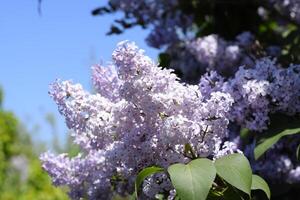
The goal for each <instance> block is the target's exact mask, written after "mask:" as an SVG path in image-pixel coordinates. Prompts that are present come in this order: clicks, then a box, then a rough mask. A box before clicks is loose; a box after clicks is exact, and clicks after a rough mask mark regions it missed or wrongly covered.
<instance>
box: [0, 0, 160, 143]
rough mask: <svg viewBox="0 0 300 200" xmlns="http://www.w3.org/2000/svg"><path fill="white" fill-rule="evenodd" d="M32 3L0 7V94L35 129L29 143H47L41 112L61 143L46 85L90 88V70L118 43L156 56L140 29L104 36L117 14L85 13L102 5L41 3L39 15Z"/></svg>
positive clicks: (7, 0) (67, 0)
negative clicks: (51, 118) (56, 83)
mask: <svg viewBox="0 0 300 200" xmlns="http://www.w3.org/2000/svg"><path fill="white" fill-rule="evenodd" d="M37 1H38V0H26V1H24V0H2V1H1V3H0V30H1V31H0V85H1V86H2V87H3V89H4V92H5V100H4V107H5V108H6V109H8V110H11V111H13V112H14V113H15V114H16V115H17V116H18V117H19V118H20V119H21V121H22V122H23V123H24V124H25V125H26V126H27V127H28V128H29V129H31V128H33V127H34V126H35V125H39V127H40V129H39V131H38V132H37V133H36V134H35V135H33V137H34V139H35V140H39V141H49V139H51V131H50V129H49V127H48V124H47V123H46V122H45V120H44V116H45V113H49V112H50V113H53V114H54V115H55V117H56V119H57V121H58V130H59V133H60V134H61V138H63V135H64V134H65V132H66V127H65V125H64V121H63V118H62V117H60V116H59V113H58V111H57V107H56V105H55V104H54V103H53V102H52V100H51V99H50V97H49V96H48V93H47V92H48V87H49V84H50V83H51V82H53V81H54V80H55V79H56V78H60V79H71V80H73V81H74V82H80V83H82V84H83V85H84V87H85V88H86V89H90V88H91V84H90V83H91V82H90V66H91V65H93V64H97V63H105V62H107V61H110V58H111V52H112V51H113V49H114V48H115V46H116V44H117V43H118V42H119V41H121V40H125V39H128V40H132V41H135V42H136V43H137V44H138V45H139V46H140V47H141V48H143V49H145V50H146V53H147V55H149V56H150V57H152V58H156V56H157V53H158V52H157V50H155V49H152V48H149V47H147V45H146V43H145V41H144V38H145V37H146V35H147V31H145V30H141V29H140V28H135V29H132V30H129V31H127V32H126V33H125V34H122V35H117V36H106V35H105V33H106V32H107V31H108V30H109V27H110V24H111V22H112V21H113V19H115V18H116V17H120V16H121V14H117V15H107V16H100V17H93V16H91V14H90V13H91V10H92V9H93V8H96V7H97V6H99V5H101V3H102V4H103V2H105V1H103V0H102V1H101V0H98V1H95V0H92V1H85V0H77V1H71V0H63V1H62V0H43V3H42V15H41V16H40V15H39V13H38V10H37V6H38V3H37Z"/></svg>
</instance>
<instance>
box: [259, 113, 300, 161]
mask: <svg viewBox="0 0 300 200" xmlns="http://www.w3.org/2000/svg"><path fill="white" fill-rule="evenodd" d="M270 121H271V124H270V126H269V129H268V131H266V133H264V134H261V138H259V139H258V141H259V142H258V145H257V146H256V148H255V149H254V157H255V159H258V158H260V157H261V156H262V155H263V154H264V153H265V152H266V151H267V150H268V149H269V148H270V147H272V146H273V145H274V144H275V143H276V142H278V140H280V139H281V138H282V137H284V136H288V135H293V134H297V133H300V119H299V118H296V117H290V116H285V115H278V114H277V115H273V116H271V120H270Z"/></svg>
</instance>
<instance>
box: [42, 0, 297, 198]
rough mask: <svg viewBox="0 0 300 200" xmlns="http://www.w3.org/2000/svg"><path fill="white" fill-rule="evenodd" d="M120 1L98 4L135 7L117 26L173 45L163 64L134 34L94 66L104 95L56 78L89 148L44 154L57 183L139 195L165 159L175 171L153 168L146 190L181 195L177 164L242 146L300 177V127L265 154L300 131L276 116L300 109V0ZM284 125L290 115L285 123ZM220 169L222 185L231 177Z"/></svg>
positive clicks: (58, 94)
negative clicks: (263, 148)
mask: <svg viewBox="0 0 300 200" xmlns="http://www.w3.org/2000/svg"><path fill="white" fill-rule="evenodd" d="M108 2H109V3H108V5H107V6H106V7H100V8H98V9H96V10H94V11H93V14H104V13H113V12H117V11H121V12H123V13H124V18H122V19H118V20H115V23H114V24H113V25H112V27H111V31H110V32H109V34H114V33H116V34H119V33H121V32H123V31H124V30H125V29H127V28H131V27H133V26H137V25H139V26H142V27H143V28H149V29H150V33H149V35H148V37H147V38H146V41H147V43H148V44H149V45H150V46H152V47H155V48H158V49H161V50H162V53H161V54H160V56H159V63H155V62H154V61H152V60H151V59H150V58H149V57H147V56H145V55H144V52H143V50H141V49H139V48H138V47H137V46H136V45H135V44H134V43H132V42H128V41H124V42H121V43H119V44H118V46H117V48H116V50H115V51H114V52H113V54H112V63H109V64H108V66H94V67H92V82H93V86H94V88H95V93H90V92H87V91H86V90H84V89H83V88H82V86H81V85H80V84H74V83H72V82H71V81H60V80H57V81H56V82H54V83H53V84H52V85H51V89H50V96H51V97H52V98H53V99H54V101H55V102H56V104H57V105H58V108H59V111H60V113H61V114H62V115H63V116H64V117H65V120H66V124H67V126H68V128H69V129H71V130H72V131H73V134H72V136H73V138H74V142H75V143H76V144H78V145H80V147H81V153H80V154H79V155H77V156H76V157H73V158H71V157H69V156H68V155H67V154H61V155H54V154H52V153H51V152H47V153H44V154H42V155H41V160H42V163H43V168H44V169H45V170H46V171H47V172H48V173H49V175H50V176H51V177H52V179H53V183H54V184H55V185H57V186H68V188H69V189H70V191H69V195H70V197H71V198H72V199H80V198H88V199H111V198H113V196H114V195H121V196H126V195H130V194H132V193H135V194H136V195H137V192H138V191H136V190H137V188H135V187H136V185H135V181H136V180H137V179H138V177H139V173H140V172H141V171H143V170H144V169H147V167H150V166H158V167H162V168H163V169H164V171H163V172H161V171H160V172H159V173H156V174H152V175H150V176H148V177H146V179H145V180H144V181H143V183H142V190H141V191H142V194H139V199H154V198H156V195H157V194H164V195H165V196H164V197H166V198H167V199H175V198H176V197H177V195H178V192H179V193H180V192H181V191H178V190H177V188H175V186H174V184H173V182H172V180H171V178H170V174H168V173H167V169H168V168H169V167H170V166H173V164H175V163H184V164H187V165H188V164H189V163H191V162H192V161H193V160H195V159H199V158H200V159H202V158H208V159H210V160H213V162H217V161H218V160H219V159H222V158H224V157H225V158H226V156H228V155H233V154H235V153H240V154H244V155H245V156H247V157H248V159H249V160H250V163H251V167H252V170H253V171H254V172H255V173H257V174H260V175H261V176H263V177H264V178H266V180H267V181H268V182H269V183H272V184H275V185H276V184H279V185H280V184H288V187H290V186H292V187H297V185H298V184H299V183H300V165H299V162H298V160H297V155H298V154H299V152H297V151H299V146H298V145H299V143H300V140H299V136H298V135H292V134H290V136H286V135H289V134H286V135H284V136H286V137H285V138H282V139H281V137H280V140H279V139H278V142H277V143H276V142H275V143H276V144H274V145H271V148H270V150H268V151H267V152H266V153H265V155H264V156H263V157H261V158H260V159H257V158H256V156H255V155H254V154H255V150H256V148H257V146H258V145H259V144H261V143H263V142H264V141H265V140H267V139H270V138H271V139H272V137H277V136H278V135H280V134H281V133H283V132H284V131H289V130H293V131H294V132H293V134H296V133H298V132H300V130H299V131H298V132H297V130H298V129H297V130H294V129H293V128H295V127H291V126H290V124H289V123H286V122H283V121H281V120H279V121H276V120H274V119H273V117H274V116H275V117H276V116H281V115H282V116H284V118H285V117H287V118H288V120H291V119H297V120H298V119H299V114H300V65H296V64H293V63H294V62H300V56H299V55H300V54H299V52H300V49H299V45H300V37H299V31H300V29H299V19H300V18H299V11H298V7H299V2H298V1H296V0H285V1H283V0H264V1H252V0H243V1H237V0H236V1H235V0H234V1H221V0H212V1H182V0H169V1H159V0H145V1H136V0H126V1H119V0H111V1H108ZM224 13H225V14H224ZM282 119H283V118H282ZM298 122H299V120H298ZM276 123H279V124H280V123H282V124H281V127H280V129H279V130H276V131H277V132H276V131H275V132H274V130H272V126H274V124H275V125H276ZM296 126H297V128H299V127H300V124H299V123H297V124H296ZM243 130H247V135H246V136H243V135H242V134H241V132H242V131H243ZM272 131H273V132H272ZM245 137H246V139H245ZM276 141H277V140H276ZM218 178H220V177H219V174H218V177H217V178H216V181H215V182H214V184H215V185H214V186H213V187H212V191H213V192H215V190H216V188H218V187H219V188H222V187H223V186H224V185H221V186H220V185H218V183H219V182H220V180H218ZM222 178H223V177H222ZM222 178H221V179H222ZM226 181H227V180H226ZM230 184H231V183H230ZM238 189H240V188H238ZM217 192H220V191H217ZM244 192H245V191H244ZM247 198H248V197H247ZM279 198H280V197H279ZM287 198H292V197H290V196H288V197H287Z"/></svg>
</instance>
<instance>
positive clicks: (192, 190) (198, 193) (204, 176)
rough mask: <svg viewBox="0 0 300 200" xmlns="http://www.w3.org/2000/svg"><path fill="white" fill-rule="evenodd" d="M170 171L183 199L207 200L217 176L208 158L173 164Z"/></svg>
mask: <svg viewBox="0 0 300 200" xmlns="http://www.w3.org/2000/svg"><path fill="white" fill-rule="evenodd" d="M168 172H169V174H170V177H171V181H172V184H173V186H174V188H175V189H176V193H177V194H178V196H179V197H180V199H182V200H205V199H206V197H207V195H208V193H209V190H210V188H211V186H212V184H213V181H214V179H215V177H216V169H215V167H214V165H213V163H212V161H211V160H209V159H207V158H199V159H196V160H193V161H191V162H190V163H188V164H187V165H184V164H174V165H171V166H170V167H169V168H168Z"/></svg>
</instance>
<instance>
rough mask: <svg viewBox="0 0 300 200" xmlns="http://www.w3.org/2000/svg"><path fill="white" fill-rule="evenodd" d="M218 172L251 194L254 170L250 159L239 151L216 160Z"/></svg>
mask: <svg viewBox="0 0 300 200" xmlns="http://www.w3.org/2000/svg"><path fill="white" fill-rule="evenodd" d="M215 167H216V169H217V174H218V175H219V176H220V177H221V178H223V179H224V180H225V181H226V182H228V183H229V184H231V185H232V186H234V187H236V188H237V189H239V190H241V191H243V192H245V193H247V194H248V195H250V191H251V182H252V170H251V167H250V163H249V161H248V159H247V158H246V157H245V156H244V155H243V154H239V153H235V154H231V155H228V156H224V157H222V158H220V159H218V160H216V162H215Z"/></svg>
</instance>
